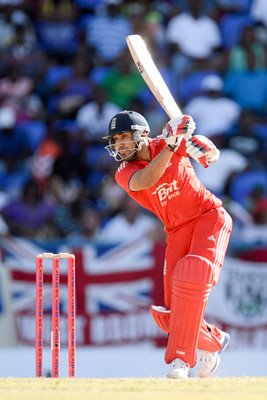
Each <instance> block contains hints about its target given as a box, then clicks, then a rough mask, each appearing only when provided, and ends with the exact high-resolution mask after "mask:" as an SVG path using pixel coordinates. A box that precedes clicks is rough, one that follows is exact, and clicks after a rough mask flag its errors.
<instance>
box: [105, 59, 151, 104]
mask: <svg viewBox="0 0 267 400" xmlns="http://www.w3.org/2000/svg"><path fill="white" fill-rule="evenodd" d="M133 67H134V68H133ZM99 84H100V86H101V87H102V88H104V89H105V90H106V91H107V93H108V94H109V101H111V102H112V103H114V104H116V105H117V106H118V107H120V108H124V109H126V108H128V107H129V104H130V102H131V101H132V100H133V99H134V98H135V97H138V96H141V94H142V91H143V90H146V84H145V82H144V80H143V78H142V77H141V76H140V74H139V72H138V71H137V69H136V68H135V66H134V65H133V61H132V59H131V56H130V55H129V52H126V53H123V54H121V55H120V56H119V57H118V58H117V59H116V62H115V64H114V67H113V68H112V69H111V70H110V71H109V72H107V74H106V76H105V77H104V78H103V80H102V81H100V83H99Z"/></svg>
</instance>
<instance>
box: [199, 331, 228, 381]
mask: <svg viewBox="0 0 267 400" xmlns="http://www.w3.org/2000/svg"><path fill="white" fill-rule="evenodd" d="M221 342H222V348H221V349H220V350H219V351H216V352H214V353H212V352H209V351H202V352H201V355H200V360H199V369H198V376H199V377H200V378H207V377H209V376H211V375H212V374H213V372H215V371H216V370H217V368H218V367H219V364H220V358H221V357H220V354H221V352H222V351H224V350H225V349H226V347H227V346H228V344H229V342H230V335H229V334H228V333H226V332H224V334H223V336H222V338H221Z"/></svg>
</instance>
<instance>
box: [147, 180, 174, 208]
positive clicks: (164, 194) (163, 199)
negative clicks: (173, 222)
mask: <svg viewBox="0 0 267 400" xmlns="http://www.w3.org/2000/svg"><path fill="white" fill-rule="evenodd" d="M152 194H154V195H156V196H158V198H159V201H160V203H161V205H162V206H163V207H164V206H166V205H167V201H168V200H171V199H172V198H174V197H177V196H179V195H180V189H179V186H178V181H177V180H176V179H174V180H173V181H172V182H171V183H163V184H162V185H160V186H158V187H157V188H156V190H155V191H154V192H153V193H152Z"/></svg>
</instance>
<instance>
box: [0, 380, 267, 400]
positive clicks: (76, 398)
mask: <svg viewBox="0 0 267 400" xmlns="http://www.w3.org/2000/svg"><path fill="white" fill-rule="evenodd" d="M0 399H1V400H20V399H21V400H164V399H168V400H177V399H190V400H214V399H216V400H226V399H229V400H266V399H267V377H257V378H253V377H240V378H210V379H196V378H192V379H189V380H187V381H183V380H182V381H179V380H170V379H164V378H130V379H129V378H123V379H119V378H117V379H108V378H106V379H85V378H77V379H68V378H59V379H50V378H39V379H35V378H34V379H26V378H0Z"/></svg>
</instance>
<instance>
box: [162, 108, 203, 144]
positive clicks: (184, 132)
mask: <svg viewBox="0 0 267 400" xmlns="http://www.w3.org/2000/svg"><path fill="white" fill-rule="evenodd" d="M195 128H196V124H195V122H194V120H193V118H192V117H190V115H182V116H181V117H175V118H172V119H170V121H169V122H167V124H166V125H165V126H164V128H163V130H162V137H163V138H164V140H165V142H166V145H167V146H168V148H169V149H170V150H171V151H176V150H177V149H178V147H179V146H180V143H181V141H182V139H183V138H185V139H186V140H187V139H188V138H190V137H191V136H192V134H193V132H194V130H195Z"/></svg>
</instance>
